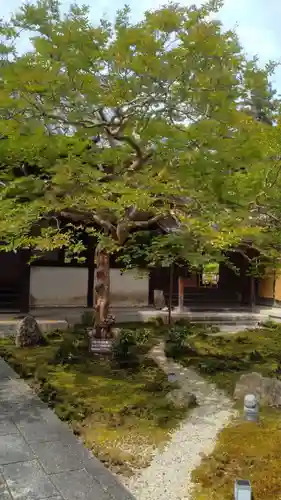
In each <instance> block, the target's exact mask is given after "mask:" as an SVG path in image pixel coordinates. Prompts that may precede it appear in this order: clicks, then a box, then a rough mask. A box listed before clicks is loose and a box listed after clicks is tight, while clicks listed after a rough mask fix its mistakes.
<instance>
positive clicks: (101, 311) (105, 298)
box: [94, 245, 110, 339]
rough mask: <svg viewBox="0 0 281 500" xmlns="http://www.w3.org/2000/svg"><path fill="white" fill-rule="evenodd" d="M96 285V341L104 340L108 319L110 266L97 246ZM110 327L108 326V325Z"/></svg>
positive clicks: (106, 257) (101, 249)
mask: <svg viewBox="0 0 281 500" xmlns="http://www.w3.org/2000/svg"><path fill="white" fill-rule="evenodd" d="M95 261H96V284H95V309H96V317H95V334H94V336H95V337H96V338H98V339H103V338H106V336H107V329H106V323H107V320H108V319H109V303H110V264H109V254H108V253H107V252H106V250H104V249H103V248H101V247H100V245H97V247H96V250H95ZM108 326H109V327H110V325H108Z"/></svg>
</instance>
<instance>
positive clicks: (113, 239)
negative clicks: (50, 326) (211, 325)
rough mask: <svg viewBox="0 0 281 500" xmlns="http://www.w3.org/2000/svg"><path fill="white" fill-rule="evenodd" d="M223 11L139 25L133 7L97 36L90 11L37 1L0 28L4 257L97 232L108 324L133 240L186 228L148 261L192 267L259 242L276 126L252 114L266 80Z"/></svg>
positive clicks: (211, 7) (211, 8) (71, 244)
mask: <svg viewBox="0 0 281 500" xmlns="http://www.w3.org/2000/svg"><path fill="white" fill-rule="evenodd" d="M220 5H221V4H220V2H218V1H217V2H216V1H211V2H208V3H206V4H205V5H204V6H203V7H201V8H195V7H189V8H186V7H180V6H178V5H177V4H169V5H168V6H165V7H163V8H161V9H159V10H156V11H154V12H147V13H145V15H144V17H143V19H142V20H141V21H140V22H138V23H132V22H131V20H130V12H129V9H128V8H125V9H124V10H122V11H119V12H118V13H117V15H116V19H115V21H114V23H109V22H108V21H106V20H102V21H100V23H99V24H93V23H92V22H91V20H90V17H89V11H88V9H87V8H86V7H78V6H77V5H74V6H72V7H71V8H70V10H69V11H68V12H67V13H66V14H62V12H61V9H60V5H59V3H58V2H57V1H56V0H40V1H37V2H36V3H34V4H30V3H28V4H24V5H23V6H22V7H21V9H20V10H19V12H18V13H17V14H16V15H15V16H14V17H12V18H11V19H10V21H9V22H8V23H7V24H4V23H2V25H1V33H0V34H1V35H2V43H1V45H0V51H1V80H0V137H1V140H0V185H1V187H0V240H2V241H3V242H5V244H4V243H3V246H2V250H5V251H7V250H11V249H15V248H21V247H30V248H36V249H41V250H44V249H51V248H56V247H58V246H61V245H65V246H67V247H68V248H69V249H70V250H73V251H74V252H79V250H80V249H81V243H80V242H79V241H77V239H75V238H74V232H75V231H74V226H73V223H75V224H76V226H77V224H79V225H80V226H81V227H83V228H88V229H87V230H89V227H92V228H93V227H94V228H95V229H94V231H95V234H96V235H97V236H98V238H99V245H98V247H97V260H98V265H99V266H100V267H101V269H100V271H101V272H100V274H99V277H100V281H99V280H98V282H97V286H96V291H97V299H98V301H99V304H101V303H102V304H103V307H102V313H101V319H102V320H104V319H105V318H106V316H107V313H108V252H109V251H112V250H115V251H118V248H121V247H124V245H126V244H128V242H129V241H130V238H131V237H132V236H131V235H132V234H134V233H135V231H145V230H149V229H151V228H153V227H155V224H157V223H160V224H162V225H163V224H164V223H165V224H166V228H167V227H168V228H169V229H171V228H173V229H179V227H180V229H181V230H180V231H176V232H175V231H172V232H170V234H168V235H166V236H165V237H161V238H159V237H157V238H155V239H154V240H153V242H152V245H151V246H150V249H151V250H153V255H152V256H151V260H152V261H153V259H155V258H157V259H158V260H159V259H160V260H161V258H164V256H165V255H166V256H167V255H168V256H169V258H171V259H173V258H174V254H175V252H176V253H178V254H180V255H181V256H182V257H184V258H185V259H188V260H189V261H190V263H191V264H198V262H200V259H201V260H202V259H205V260H210V259H213V258H219V255H221V254H222V253H223V252H224V251H225V250H226V249H229V248H234V247H236V246H237V245H239V243H240V242H241V240H244V241H246V240H247V241H249V240H251V241H253V240H254V239H256V240H258V239H259V238H261V235H262V231H261V230H260V227H259V226H260V224H259V222H258V218H257V217H256V216H255V217H252V216H251V209H252V206H253V203H255V202H256V197H257V194H258V193H260V192H261V191H262V189H263V178H264V174H265V172H266V171H267V169H270V168H271V163H270V162H271V159H270V155H269V146H268V139H267V137H268V128H269V126H268V125H267V124H266V123H264V122H261V121H258V120H255V119H253V117H252V116H251V114H253V113H249V104H248V101H249V98H251V99H252V101H253V98H256V99H257V96H260V95H263V96H264V95H265V94H266V92H267V88H268V71H267V70H265V71H262V72H261V70H259V69H258V67H257V62H256V61H247V60H246V58H245V56H244V52H243V49H242V47H241V46H240V44H239V41H238V39H237V37H236V35H235V33H233V32H231V31H223V29H222V27H221V25H220V23H219V22H217V21H215V20H213V14H214V12H216V11H217V9H218V8H219V7H220ZM30 34H31V35H30ZM23 35H24V36H26V35H28V36H29V37H30V42H31V48H30V50H29V51H27V52H26V53H23V54H22V53H20V52H17V49H16V48H17V47H18V46H20V43H19V41H20V39H21V37H22V36H23ZM269 69H270V68H269ZM266 96H267V94H266ZM268 99H269V100H270V99H271V97H270V96H268ZM269 107H270V106H269ZM62 219H63V220H64V221H68V224H66V225H65V224H63V225H62V223H61V221H62ZM92 231H93V229H92Z"/></svg>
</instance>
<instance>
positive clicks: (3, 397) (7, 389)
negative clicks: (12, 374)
mask: <svg viewBox="0 0 281 500" xmlns="http://www.w3.org/2000/svg"><path fill="white" fill-rule="evenodd" d="M34 396H35V395H34V393H33V391H32V390H31V388H30V387H29V386H28V385H27V384H25V382H24V381H23V380H20V379H11V378H3V379H1V381H0V401H1V402H4V403H13V402H17V403H20V402H24V403H26V402H27V401H28V400H32V399H33V398H34Z"/></svg>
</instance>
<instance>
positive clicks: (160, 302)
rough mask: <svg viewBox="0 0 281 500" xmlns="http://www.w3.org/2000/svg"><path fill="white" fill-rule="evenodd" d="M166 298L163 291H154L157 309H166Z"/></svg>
mask: <svg viewBox="0 0 281 500" xmlns="http://www.w3.org/2000/svg"><path fill="white" fill-rule="evenodd" d="M165 305H166V304H165V297H164V293H163V290H154V306H155V308H156V309H163V308H164V307H165Z"/></svg>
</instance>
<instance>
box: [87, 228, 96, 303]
mask: <svg viewBox="0 0 281 500" xmlns="http://www.w3.org/2000/svg"><path fill="white" fill-rule="evenodd" d="M87 259H88V290H87V307H94V276H95V249H94V238H93V237H91V236H89V238H88V252H87Z"/></svg>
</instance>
